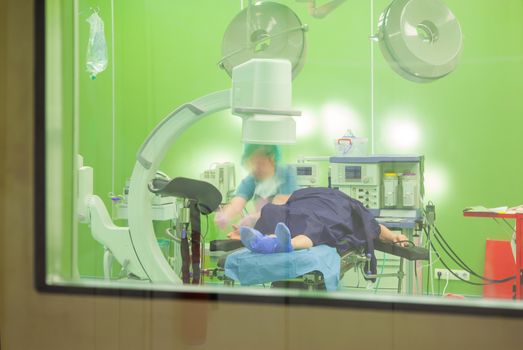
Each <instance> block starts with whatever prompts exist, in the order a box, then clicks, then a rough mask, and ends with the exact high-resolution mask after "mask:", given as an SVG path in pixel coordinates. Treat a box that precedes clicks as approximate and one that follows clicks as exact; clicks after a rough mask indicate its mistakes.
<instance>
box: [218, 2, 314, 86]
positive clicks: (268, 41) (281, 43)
mask: <svg viewBox="0 0 523 350" xmlns="http://www.w3.org/2000/svg"><path fill="white" fill-rule="evenodd" d="M306 31H307V25H305V24H302V23H301V21H300V19H299V18H298V16H297V15H296V13H294V12H293V11H292V10H291V9H290V8H288V7H287V6H285V5H282V4H279V3H276V2H270V1H264V2H257V3H255V4H253V5H250V6H247V7H246V8H245V9H243V10H242V11H241V12H240V13H238V15H236V17H234V19H233V20H232V21H231V23H230V24H229V26H228V27H227V29H226V30H225V34H224V35H223V41H222V59H221V60H220V61H219V62H218V64H219V66H220V67H221V68H223V69H224V70H225V71H226V72H227V74H229V76H231V77H232V71H233V68H234V67H236V66H238V65H240V64H242V63H245V62H247V61H249V60H251V59H253V58H269V59H283V60H288V61H290V63H291V66H292V77H293V78H294V77H296V75H298V73H299V72H300V70H301V68H302V67H303V64H304V62H305V55H306V51H307V50H306V43H305V32H306Z"/></svg>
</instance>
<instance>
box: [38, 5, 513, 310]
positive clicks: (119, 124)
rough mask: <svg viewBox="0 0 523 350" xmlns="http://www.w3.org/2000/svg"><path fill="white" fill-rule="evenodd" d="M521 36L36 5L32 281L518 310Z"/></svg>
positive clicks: (401, 23)
mask: <svg viewBox="0 0 523 350" xmlns="http://www.w3.org/2000/svg"><path fill="white" fill-rule="evenodd" d="M522 21H523V4H522V3H521V2H520V1H517V0H504V1H503V4H501V3H493V2H477V1H472V0H466V1H463V0H461V1H458V0H447V1H445V2H442V1H440V0H395V1H392V2H390V1H388V0H387V1H385V0H383V1H381V0H374V1H347V2H345V1H328V0H325V1H316V2H309V3H308V4H307V1H291V0H287V1H273V2H270V1H258V2H253V1H237V0H236V1H232V0H230V1H214V0H197V1H154V2H152V1H145V0H139V1H133V2H114V1H105V2H97V1H87V0H76V1H74V2H69V1H60V0H55V1H51V0H48V1H47V2H46V43H45V46H46V76H47V80H46V130H45V135H46V145H45V146H46V147H45V156H46V169H45V177H46V192H45V196H46V208H45V209H46V226H45V237H46V247H45V256H46V276H45V277H43V278H45V283H46V284H47V285H49V286H51V287H53V286H81V287H86V288H88V287H95V288H110V289H115V288H116V289H137V290H162V291H176V292H179V291H191V292H194V291H201V292H203V293H209V292H210V293H224V294H234V295H257V296H263V295H265V296H299V297H313V298H318V299H317V300H321V299H326V298H327V299H329V300H331V299H332V300H365V301H371V302H374V301H382V302H390V301H394V302H401V303H413V304H422V305H423V304H426V305H461V306H478V307H481V308H483V307H502V308H515V309H521V303H520V299H521V297H522V296H523V292H522V288H521V284H520V278H519V271H521V266H523V265H522V258H523V254H522V252H523V248H522V247H523V243H522V242H521V241H522V240H523V233H519V231H518V230H519V229H523V207H522V206H521V200H522V199H521V198H522V196H521V194H522V193H523V185H522V182H521V181H520V174H521V173H522V171H523V163H522V162H521V159H520V157H519V156H518V155H517V150H519V149H522V147H523V141H522V139H521V138H520V137H519V135H518V132H519V130H520V129H521V128H520V126H521V122H520V121H519V119H518V115H520V114H522V112H523V105H522V104H521V102H520V99H519V98H518V97H519V94H520V87H521V81H522V80H523V64H522V63H523V42H522V41H521V40H520V37H521V35H522V34H523V27H522V26H521V23H522ZM298 114H301V115H300V116H298ZM294 129H295V130H294ZM42 152H44V150H42ZM42 156H43V153H42ZM42 172H43V170H42ZM467 208H468V209H470V210H469V211H466V212H464V209H467ZM518 233H519V235H520V236H518V237H517V239H516V236H517V234H518ZM43 253H44V252H43V251H41V252H40V254H43Z"/></svg>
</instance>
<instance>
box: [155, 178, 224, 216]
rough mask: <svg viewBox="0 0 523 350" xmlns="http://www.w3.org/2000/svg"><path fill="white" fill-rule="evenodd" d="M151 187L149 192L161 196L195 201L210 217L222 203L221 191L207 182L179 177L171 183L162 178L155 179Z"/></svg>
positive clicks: (204, 213)
mask: <svg viewBox="0 0 523 350" xmlns="http://www.w3.org/2000/svg"><path fill="white" fill-rule="evenodd" d="M151 185H152V186H151ZM151 185H150V186H149V191H151V192H153V193H156V194H159V195H160V196H164V197H167V196H172V197H179V198H187V199H190V200H194V201H195V202H196V205H197V206H198V209H199V210H200V212H201V213H202V214H203V215H208V214H210V213H212V212H213V211H215V210H216V208H218V206H219V205H220V203H221V202H222V194H221V193H220V191H218V189H217V188H216V187H214V186H213V185H212V184H210V183H208V182H205V181H200V180H193V179H189V178H186V177H177V178H174V179H173V180H170V181H169V180H166V179H161V178H160V179H153V181H152V184H151Z"/></svg>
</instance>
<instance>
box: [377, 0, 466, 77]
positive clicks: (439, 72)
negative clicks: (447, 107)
mask: <svg viewBox="0 0 523 350" xmlns="http://www.w3.org/2000/svg"><path fill="white" fill-rule="evenodd" d="M375 38H377V39H378V41H379V44H380V49H381V52H382V54H383V56H384V57H385V59H386V60H387V62H388V63H389V65H390V66H391V67H392V68H393V70H394V71H396V73H398V74H399V75H401V76H402V77H404V78H406V79H408V80H411V81H414V82H420V83H424V82H431V81H435V80H437V79H440V78H442V77H444V76H446V75H448V74H449V73H451V72H452V71H453V70H454V69H455V68H456V66H457V64H458V62H459V58H460V54H461V51H462V49H463V35H462V32H461V27H460V24H459V22H458V20H457V18H456V16H454V14H453V13H452V11H451V10H450V9H449V8H448V7H447V6H446V5H445V4H444V3H443V1H441V0H394V1H392V3H391V4H390V5H389V6H388V7H387V8H386V9H385V10H384V11H383V13H382V14H381V17H380V20H379V24H378V34H377V35H376V36H375Z"/></svg>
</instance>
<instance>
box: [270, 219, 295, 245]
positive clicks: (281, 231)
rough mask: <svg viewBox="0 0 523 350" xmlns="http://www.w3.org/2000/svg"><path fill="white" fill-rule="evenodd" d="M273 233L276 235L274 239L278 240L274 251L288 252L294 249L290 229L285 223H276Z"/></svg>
mask: <svg viewBox="0 0 523 350" xmlns="http://www.w3.org/2000/svg"><path fill="white" fill-rule="evenodd" d="M274 234H275V235H276V241H277V242H278V244H277V245H276V252H278V253H288V252H292V251H293V250H294V249H293V248H292V244H291V231H290V230H289V228H288V227H287V225H285V224H284V223H283V222H279V223H278V224H277V225H276V229H275V230H274Z"/></svg>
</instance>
